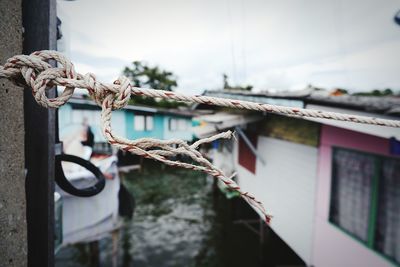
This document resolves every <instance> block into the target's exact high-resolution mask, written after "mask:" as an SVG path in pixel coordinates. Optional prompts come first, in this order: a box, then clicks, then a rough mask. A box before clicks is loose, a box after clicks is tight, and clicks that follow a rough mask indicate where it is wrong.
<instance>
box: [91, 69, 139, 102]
mask: <svg viewBox="0 0 400 267" xmlns="http://www.w3.org/2000/svg"><path fill="white" fill-rule="evenodd" d="M131 89H132V85H131V83H130V81H129V79H128V78H127V77H125V76H121V77H119V78H118V79H117V80H115V81H114V83H113V86H112V87H111V88H102V87H98V86H96V87H95V88H94V90H93V91H91V90H89V94H91V96H92V98H93V99H94V100H95V101H96V103H97V104H99V105H104V106H105V107H106V108H111V109H112V110H116V109H122V108H124V107H125V106H126V105H128V102H129V99H130V98H131V91H132V90H131Z"/></svg>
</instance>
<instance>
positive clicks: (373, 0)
mask: <svg viewBox="0 0 400 267" xmlns="http://www.w3.org/2000/svg"><path fill="white" fill-rule="evenodd" d="M399 10H400V1H399V0H385V1H380V0H359V1H356V0H274V1H272V0H263V1H255V0H254V1H252V0H250V1H245V0H220V1H219V0H198V1H194V0H181V1H177V0H168V1H165V0H164V1H163V0H158V1H156V0H147V1H136V0H135V1H133V0H112V1H111V0H108V1H107V0H77V1H61V0H59V1H58V12H59V17H60V18H61V20H62V21H63V28H62V30H63V34H64V37H65V40H63V42H64V43H63V44H61V46H62V47H61V48H62V49H64V52H66V53H67V54H68V55H69V56H70V57H71V58H72V59H73V61H74V62H75V65H76V68H77V70H78V71H79V72H83V73H84V72H93V73H95V74H96V75H97V76H98V78H99V79H101V80H102V81H106V82H112V81H113V80H115V79H116V78H117V77H118V76H119V75H120V73H121V71H122V69H123V67H124V66H126V65H128V64H130V62H132V61H135V60H143V61H146V62H148V63H149V64H150V65H159V66H160V67H161V68H164V69H167V70H170V71H172V72H173V73H175V74H176V76H177V78H178V89H177V90H178V91H181V92H187V93H190V94H195V93H201V92H202V91H203V90H204V89H217V88H221V86H222V73H226V74H227V75H228V76H229V77H230V81H231V83H232V84H233V85H234V84H242V85H245V84H251V85H253V86H254V87H255V90H264V89H270V88H274V89H278V90H293V89H300V88H304V87H305V86H306V85H307V84H313V85H316V86H321V87H326V88H333V87H342V88H347V89H350V90H353V91H360V90H370V89H375V88H387V87H390V88H394V89H400V26H399V25H397V24H395V23H394V21H393V18H394V15H395V14H396V12H398V11H399Z"/></svg>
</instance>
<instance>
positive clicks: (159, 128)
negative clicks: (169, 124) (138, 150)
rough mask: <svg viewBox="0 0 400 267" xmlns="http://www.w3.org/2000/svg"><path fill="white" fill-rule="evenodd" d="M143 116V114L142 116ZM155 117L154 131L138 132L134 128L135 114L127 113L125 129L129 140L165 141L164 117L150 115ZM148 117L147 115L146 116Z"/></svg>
mask: <svg viewBox="0 0 400 267" xmlns="http://www.w3.org/2000/svg"><path fill="white" fill-rule="evenodd" d="M141 115H142V114H141ZM148 115H149V116H153V130H151V131H137V130H135V127H134V120H135V116H136V115H135V112H132V111H127V112H126V113H125V127H126V128H125V129H126V137H127V138H129V139H137V138H143V137H152V138H158V139H163V135H164V116H163V115H162V114H153V113H149V114H148ZM146 116H147V115H146Z"/></svg>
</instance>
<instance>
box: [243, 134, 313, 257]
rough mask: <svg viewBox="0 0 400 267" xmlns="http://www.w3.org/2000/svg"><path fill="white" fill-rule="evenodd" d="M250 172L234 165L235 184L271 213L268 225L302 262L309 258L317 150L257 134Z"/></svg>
mask: <svg viewBox="0 0 400 267" xmlns="http://www.w3.org/2000/svg"><path fill="white" fill-rule="evenodd" d="M257 150H258V151H259V152H260V154H261V155H262V156H263V159H264V161H265V165H264V164H263V163H261V162H260V161H259V160H257V162H256V174H255V175H253V174H252V173H251V172H249V171H248V170H246V169H245V168H243V167H241V166H240V165H238V169H237V171H238V178H239V185H240V186H241V187H242V189H243V190H245V191H249V192H252V193H253V194H254V195H255V196H256V197H257V198H258V199H259V200H260V201H262V202H263V203H264V206H265V208H266V209H267V211H268V212H269V213H270V214H272V215H273V216H274V218H273V219H272V222H271V228H272V229H273V230H274V231H275V232H276V233H277V234H278V235H279V237H280V238H282V240H283V241H285V242H286V243H287V244H288V245H289V246H290V247H291V248H292V249H293V250H294V251H295V252H296V253H297V254H298V255H299V256H300V258H302V259H303V260H304V261H305V262H306V263H310V261H311V249H312V229H313V226H314V223H313V217H314V200H315V199H314V196H315V182H316V170H317V155H318V150H317V148H315V147H312V146H307V145H303V144H297V143H292V142H288V141H283V140H278V139H274V138H269V137H263V136H259V137H258V142H257Z"/></svg>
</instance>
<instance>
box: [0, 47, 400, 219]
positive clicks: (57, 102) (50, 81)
mask: <svg viewBox="0 0 400 267" xmlns="http://www.w3.org/2000/svg"><path fill="white" fill-rule="evenodd" d="M49 60H55V61H56V62H58V65H59V67H52V66H51V65H50V64H49V63H48V61H49ZM0 78H6V79H9V80H11V81H13V82H14V83H16V84H18V85H23V86H28V87H30V88H31V90H32V94H33V96H34V98H35V100H36V101H37V103H38V104H40V105H41V106H43V107H47V108H58V107H60V106H62V105H64V104H65V103H66V102H67V101H68V100H69V99H70V98H71V96H72V95H73V93H74V90H75V88H82V89H86V90H88V93H89V95H90V97H91V98H92V99H93V100H94V101H95V102H96V103H97V104H98V105H99V106H101V107H102V111H101V122H102V124H101V125H102V132H103V135H104V136H105V138H106V139H107V140H108V142H109V143H110V144H112V145H114V146H116V147H117V148H119V149H122V150H124V151H129V152H131V153H133V154H136V155H139V156H142V157H145V158H150V159H154V160H157V161H160V162H162V163H164V164H166V165H169V166H176V167H182V168H186V169H192V170H196V171H202V172H205V173H207V174H209V175H211V176H213V177H215V178H217V179H219V180H221V181H222V182H223V183H224V184H225V185H226V186H227V187H228V188H229V189H231V190H234V191H237V192H239V194H240V195H241V196H242V198H243V199H244V200H245V201H247V202H248V203H249V204H250V205H251V206H253V207H254V208H255V209H257V210H258V211H259V212H261V213H262V214H263V215H264V216H265V220H266V222H269V221H270V219H271V218H272V216H271V215H269V214H268V213H267V212H266V210H265V208H264V206H263V205H262V203H261V202H260V201H258V200H257V199H256V198H255V197H254V196H252V195H251V194H250V193H249V192H245V191H243V190H241V188H240V187H239V186H238V184H237V183H236V182H235V181H233V180H232V177H227V176H226V175H225V174H224V173H223V172H222V171H221V170H219V169H218V168H217V167H216V166H214V165H213V164H212V163H211V162H210V161H208V160H207V159H206V158H205V157H204V156H203V155H202V154H201V153H200V152H199V151H198V150H197V148H198V147H199V146H200V145H201V144H204V143H210V142H212V141H214V140H217V139H221V138H231V137H232V136H233V134H232V132H231V131H227V132H223V133H220V134H217V135H215V136H212V137H209V138H204V139H201V140H199V141H197V142H195V143H193V144H192V145H188V144H187V143H186V142H184V141H182V140H179V139H171V140H158V139H154V138H140V139H137V140H129V139H126V138H123V137H119V136H117V135H115V134H114V132H113V130H112V128H111V113H112V110H115V109H121V108H123V107H125V106H126V105H127V104H128V101H129V99H130V98H131V95H136V96H147V97H153V98H164V99H173V100H177V101H184V102H193V103H200V104H206V105H215V106H222V107H230V108H237V109H248V110H254V111H263V112H269V113H275V114H280V115H285V116H294V117H308V118H322V119H331V120H339V121H349V122H356V123H363V124H372V125H380V126H389V127H397V128H400V121H399V120H388V119H379V118H373V117H366V116H358V115H351V114H343V113H336V112H326V111H321V110H313V109H303V108H292V107H285V106H277V105H270V104H260V103H254V102H249V101H242V100H232V99H225V98H217V97H208V96H199V95H198V96H187V95H184V94H181V93H176V92H170V91H163V90H155V89H143V88H138V87H133V86H132V85H131V83H130V81H129V79H128V78H126V77H123V76H122V77H119V78H118V79H117V80H116V81H115V82H114V83H113V84H106V83H102V82H99V81H97V79H96V76H95V75H94V74H92V73H87V74H85V75H82V74H80V73H77V72H76V71H75V68H74V65H73V64H72V62H70V61H69V60H68V59H67V58H66V57H65V56H63V55H62V54H61V53H59V52H57V51H49V50H44V51H37V52H34V53H32V54H31V55H17V56H13V57H11V58H9V59H8V60H7V62H6V63H5V64H4V66H1V65H0ZM55 85H59V86H64V87H65V88H64V90H63V91H62V93H61V95H60V96H58V97H56V98H53V99H49V98H47V96H46V90H48V89H50V88H52V87H53V86H55ZM178 155H181V156H186V157H187V158H189V159H191V160H192V161H193V164H192V163H187V162H182V161H177V160H172V159H171V158H172V157H176V156H178Z"/></svg>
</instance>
